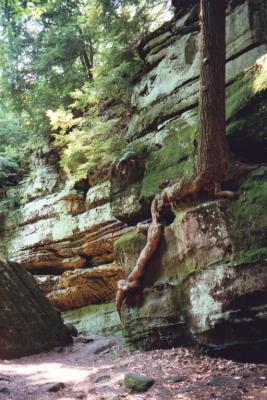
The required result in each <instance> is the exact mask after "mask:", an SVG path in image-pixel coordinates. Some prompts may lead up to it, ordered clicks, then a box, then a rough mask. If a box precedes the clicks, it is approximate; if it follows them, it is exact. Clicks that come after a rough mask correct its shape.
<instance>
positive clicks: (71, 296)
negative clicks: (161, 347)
mask: <svg viewBox="0 0 267 400" xmlns="http://www.w3.org/2000/svg"><path fill="white" fill-rule="evenodd" d="M122 278H123V270H122V268H121V267H120V266H119V265H117V264H109V265H103V266H99V267H95V268H86V269H82V270H76V271H67V272H64V273H63V274H62V275H61V276H56V277H55V276H48V277H45V276H44V277H42V276H39V277H36V280H37V282H38V283H39V286H40V287H41V289H42V290H43V292H44V293H45V294H46V295H47V297H48V299H49V300H50V302H51V303H52V304H53V305H54V306H55V307H56V308H57V309H59V310H60V311H66V310H72V309H77V308H79V307H83V306H86V305H88V304H101V303H106V302H108V301H111V300H113V299H114V297H115V294H116V290H117V282H118V281H119V280H120V279H122Z"/></svg>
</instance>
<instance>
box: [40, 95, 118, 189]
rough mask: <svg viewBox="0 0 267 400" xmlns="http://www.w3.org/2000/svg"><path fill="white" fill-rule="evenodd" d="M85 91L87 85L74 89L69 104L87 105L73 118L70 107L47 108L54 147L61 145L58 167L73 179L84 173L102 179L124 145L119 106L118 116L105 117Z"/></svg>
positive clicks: (107, 173) (76, 179) (83, 176)
mask: <svg viewBox="0 0 267 400" xmlns="http://www.w3.org/2000/svg"><path fill="white" fill-rule="evenodd" d="M86 93H87V90H86V88H85V89H84V90H83V91H78V90H76V91H75V92H74V93H73V96H74V98H75V102H74V103H73V105H72V107H74V106H75V107H78V106H79V107H81V108H83V109H85V108H88V107H89V109H88V111H86V112H85V111H84V113H83V116H82V117H78V118H75V117H74V115H73V112H72V111H71V110H69V111H64V110H57V111H55V112H53V111H51V110H49V111H48V112H47V114H48V117H49V118H50V121H51V126H52V128H53V130H54V131H55V133H54V134H53V136H54V138H55V142H54V147H56V148H58V149H61V161H60V164H61V167H62V168H63V170H64V171H65V173H66V175H67V177H68V179H69V180H71V181H74V182H76V181H78V180H80V179H84V178H87V177H89V179H90V180H91V181H94V180H95V179H100V180H101V179H105V178H106V177H107V176H108V175H109V174H110V167H111V164H112V162H113V160H114V159H115V158H116V157H117V156H118V155H119V154H120V152H121V149H122V148H123V147H124V145H125V140H124V138H123V131H122V130H121V128H120V123H119V122H120V118H121V115H120V114H119V111H120V110H119V109H118V107H117V108H116V114H117V118H106V119H105V118H104V116H102V115H101V114H100V111H99V103H98V101H97V98H94V96H93V95H92V92H89V93H88V97H87V96H86ZM73 109H74V110H75V108H73ZM113 112H114V110H113Z"/></svg>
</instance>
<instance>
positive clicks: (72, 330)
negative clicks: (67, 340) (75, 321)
mask: <svg viewBox="0 0 267 400" xmlns="http://www.w3.org/2000/svg"><path fill="white" fill-rule="evenodd" d="M65 327H66V328H67V330H68V332H69V334H70V335H71V336H74V337H76V336H78V331H77V329H76V328H75V326H74V325H72V324H69V323H68V324H65Z"/></svg>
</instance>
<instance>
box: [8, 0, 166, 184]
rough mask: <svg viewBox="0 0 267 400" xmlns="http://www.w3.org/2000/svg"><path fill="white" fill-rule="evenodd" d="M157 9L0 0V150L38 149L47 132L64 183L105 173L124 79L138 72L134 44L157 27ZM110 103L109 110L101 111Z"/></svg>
mask: <svg viewBox="0 0 267 400" xmlns="http://www.w3.org/2000/svg"><path fill="white" fill-rule="evenodd" d="M159 7H161V11H162V9H166V4H163V3H162V4H161V6H158V2H157V1H155V0H147V1H144V0H83V1H82V0H78V1H76V0H60V1H59V0H41V1H40V0H32V1H31V2H28V1H26V2H25V1H19V0H15V1H13V2H5V1H1V0H0V21H1V24H2V29H1V30H0V36H1V39H2V40H1V42H0V56H1V62H0V95H1V97H2V99H3V101H4V104H6V105H7V107H8V112H7V113H6V114H7V115H8V117H7V118H6V117H3V120H4V121H3V123H2V127H3V128H2V129H3V133H2V132H1V130H0V138H2V137H4V139H5V140H3V141H1V144H2V146H3V148H2V149H0V150H2V151H4V152H6V151H7V148H8V147H9V148H11V147H12V148H14V147H15V148H16V149H17V152H21V150H22V147H23V148H25V147H28V148H32V149H34V148H36V146H37V147H38V146H43V145H44V143H47V141H51V137H50V131H51V127H52V130H53V136H54V138H55V143H54V145H55V146H56V147H57V148H59V149H61V155H62V160H61V165H62V167H63V168H64V170H65V172H66V173H67V174H68V176H70V177H71V179H74V180H77V179H80V178H82V177H85V176H87V174H89V175H97V174H98V173H99V172H100V171H101V170H102V172H103V174H106V173H107V171H108V169H109V166H110V164H111V162H112V161H113V159H114V157H116V155H117V154H119V151H120V149H121V147H122V145H124V139H123V135H124V133H123V126H124V125H125V121H124V120H125V119H126V117H127V115H129V111H130V110H129V108H130V107H129V104H130V98H131V93H132V80H133V78H134V76H135V75H136V74H137V73H138V71H139V69H140V68H141V67H142V61H141V60H140V58H139V56H138V54H137V51H136V46H137V44H138V42H139V40H140V38H141V37H142V36H143V35H144V34H146V33H147V32H149V30H151V28H153V29H154V28H155V27H156V26H157V24H159V23H161V16H160V8H159ZM155 10H156V11H155ZM161 14H162V12H161ZM111 100H112V101H113V105H114V104H115V105H116V106H115V109H116V110H115V111H114V107H109V112H106V111H105V107H103V104H105V103H106V102H107V101H111ZM101 107H102V109H101ZM103 108H104V109H103ZM111 109H112V111H111ZM49 110H50V111H49ZM51 110H53V111H51ZM102 113H103V114H104V115H103V116H102V117H101V114H102ZM108 114H109V115H108ZM0 119H1V120H2V118H1V109H0ZM123 121H124V122H123ZM50 122H51V125H50ZM11 131H12V132H14V134H13V136H12V135H10V134H9V132H11ZM14 138H15V139H14ZM103 160H104V161H103Z"/></svg>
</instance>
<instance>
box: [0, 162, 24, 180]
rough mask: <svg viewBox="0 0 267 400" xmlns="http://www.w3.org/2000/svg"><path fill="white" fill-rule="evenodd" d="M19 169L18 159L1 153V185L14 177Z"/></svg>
mask: <svg viewBox="0 0 267 400" xmlns="http://www.w3.org/2000/svg"><path fill="white" fill-rule="evenodd" d="M18 170H19V165H18V163H17V160H16V159H15V158H12V157H8V156H1V155H0V186H2V185H3V184H4V183H6V182H8V181H9V180H10V179H12V178H13V177H14V176H15V175H16V173H17V172H18Z"/></svg>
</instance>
